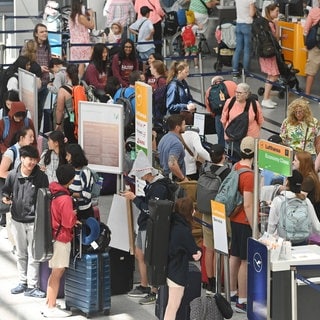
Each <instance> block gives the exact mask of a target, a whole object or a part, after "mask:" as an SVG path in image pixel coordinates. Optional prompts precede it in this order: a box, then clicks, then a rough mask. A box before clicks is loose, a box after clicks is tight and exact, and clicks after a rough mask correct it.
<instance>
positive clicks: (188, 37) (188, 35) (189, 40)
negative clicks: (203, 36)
mask: <svg viewBox="0 0 320 320" xmlns="http://www.w3.org/2000/svg"><path fill="white" fill-rule="evenodd" d="M181 36H182V41H183V44H184V46H185V47H192V46H194V45H195V44H196V36H195V34H194V32H193V30H192V25H187V26H185V27H184V30H183V31H182V33H181Z"/></svg>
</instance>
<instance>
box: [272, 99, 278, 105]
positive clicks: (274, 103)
mask: <svg viewBox="0 0 320 320" xmlns="http://www.w3.org/2000/svg"><path fill="white" fill-rule="evenodd" d="M270 101H271V103H272V104H273V105H274V106H277V105H278V103H277V102H275V101H273V100H271V99H270Z"/></svg>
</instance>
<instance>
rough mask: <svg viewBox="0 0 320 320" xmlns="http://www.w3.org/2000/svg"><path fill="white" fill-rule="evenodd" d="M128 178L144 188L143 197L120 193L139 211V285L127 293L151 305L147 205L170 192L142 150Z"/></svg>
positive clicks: (136, 247) (152, 301) (137, 245)
mask: <svg viewBox="0 0 320 320" xmlns="http://www.w3.org/2000/svg"><path fill="white" fill-rule="evenodd" d="M129 176H135V177H137V178H138V179H141V180H143V181H145V182H146V186H145V187H144V194H145V195H144V196H136V195H135V194H134V193H133V192H131V191H125V192H123V193H121V195H122V196H123V197H125V198H126V199H129V200H132V202H133V204H134V205H135V206H136V207H137V208H138V209H139V210H140V214H139V217H138V221H137V223H138V232H137V237H136V243H135V245H136V246H135V257H136V259H137V262H138V267H139V274H140V285H138V286H136V287H135V288H134V289H132V290H131V291H130V292H129V293H128V296H129V297H135V298H141V299H140V300H139V303H140V304H143V305H145V304H152V303H154V302H155V301H156V294H157V292H158V290H157V288H156V287H152V288H151V290H150V287H149V286H148V276H147V266H146V263H145V261H144V253H145V242H146V232H147V231H146V229H147V222H148V219H149V208H148V203H149V200H151V199H159V200H165V199H169V197H170V192H169V188H168V186H167V182H166V181H167V179H165V178H164V176H163V175H162V174H160V173H159V172H158V170H156V169H154V168H153V167H152V166H151V165H150V163H149V161H148V158H147V156H146V154H145V153H144V152H143V151H142V150H140V151H139V152H138V155H137V158H136V160H135V161H134V163H133V167H132V170H131V171H130V173H129ZM151 285H152V283H151Z"/></svg>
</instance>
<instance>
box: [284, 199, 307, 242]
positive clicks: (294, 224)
mask: <svg viewBox="0 0 320 320" xmlns="http://www.w3.org/2000/svg"><path fill="white" fill-rule="evenodd" d="M281 197H282V198H283V201H282V203H281V205H280V212H279V224H278V234H279V236H280V237H282V238H284V239H285V240H290V241H291V242H292V243H293V244H295V243H299V242H303V241H305V240H307V239H308V238H309V236H310V234H311V221H310V217H309V213H308V204H307V201H305V200H301V199H299V198H296V197H294V198H290V199H289V198H286V197H285V196H281Z"/></svg>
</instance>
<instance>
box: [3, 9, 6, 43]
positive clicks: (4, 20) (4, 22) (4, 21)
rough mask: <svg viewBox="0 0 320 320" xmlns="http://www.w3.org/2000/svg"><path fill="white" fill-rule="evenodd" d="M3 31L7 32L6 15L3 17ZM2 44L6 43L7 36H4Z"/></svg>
mask: <svg viewBox="0 0 320 320" xmlns="http://www.w3.org/2000/svg"><path fill="white" fill-rule="evenodd" d="M2 31H6V15H5V14H3V15H2ZM2 43H6V34H5V33H3V34H2Z"/></svg>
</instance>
